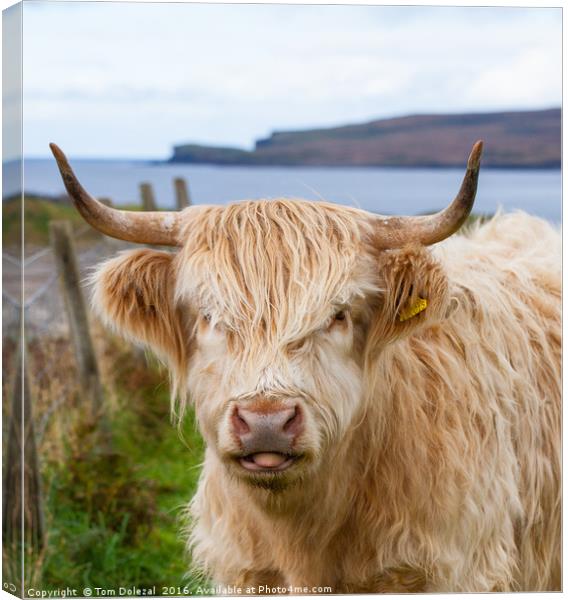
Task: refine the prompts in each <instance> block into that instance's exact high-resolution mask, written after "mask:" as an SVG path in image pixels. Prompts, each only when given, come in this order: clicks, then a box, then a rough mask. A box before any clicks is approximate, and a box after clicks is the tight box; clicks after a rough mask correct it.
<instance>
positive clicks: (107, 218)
mask: <svg viewBox="0 0 568 600" xmlns="http://www.w3.org/2000/svg"><path fill="white" fill-rule="evenodd" d="M49 147H50V148H51V151H52V152H53V156H54V157H55V160H56V161H57V166H58V167H59V172H60V173H61V177H62V178H63V183H64V184H65V188H66V189H67V192H68V193H69V195H70V196H71V198H72V200H73V203H74V204H75V207H76V208H77V210H78V211H79V212H80V213H81V215H82V217H83V218H84V219H85V221H87V223H89V225H92V226H93V227H94V228H95V229H98V230H99V231H100V232H102V233H104V234H106V235H110V236H111V237H114V238H118V239H119V240H125V241H127V242H136V243H138V244H156V245H159V246H177V245H179V243H180V242H179V233H180V229H181V213H178V212H136V211H131V210H117V209H115V208H110V207H108V206H105V205H104V204H102V203H101V202H99V201H98V200H96V199H95V198H93V196H91V195H90V194H89V193H88V192H87V191H86V190H85V188H83V186H82V185H81V184H80V183H79V180H78V179H77V177H76V176H75V173H73V170H72V169H71V167H70V165H69V162H68V160H67V157H66V156H65V154H63V152H62V151H61V149H60V148H59V147H58V146H57V145H55V144H49Z"/></svg>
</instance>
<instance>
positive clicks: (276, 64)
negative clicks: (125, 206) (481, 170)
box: [23, 1, 562, 159]
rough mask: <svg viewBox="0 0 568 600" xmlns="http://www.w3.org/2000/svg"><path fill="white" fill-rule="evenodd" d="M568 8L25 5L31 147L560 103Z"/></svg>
mask: <svg viewBox="0 0 568 600" xmlns="http://www.w3.org/2000/svg"><path fill="white" fill-rule="evenodd" d="M561 26H562V16H561V10H560V9H558V8H549V9H544V8H543V9H541V8H536V9H530V8H474V7H465V8H456V7H417V6H407V7H400V6H399V7H385V6H331V5H319V6H314V5H312V6H307V5H306V6H298V5H219V4H217V5H204V4H133V3H86V2H76V3H63V2H34V1H30V2H26V3H25V5H24V54H23V64H24V70H23V72H24V81H23V85H24V153H25V155H26V156H47V155H48V148H47V145H48V143H49V142H50V141H56V142H57V143H58V144H59V145H61V146H62V147H63V148H64V149H65V151H66V152H67V153H68V154H69V155H72V156H74V157H75V158H78V157H108V158H111V157H112V158H121V157H125V158H157V159H161V158H167V157H169V155H170V154H171V150H172V146H173V145H174V144H179V143H184V142H196V143H203V144H214V145H226V146H239V147H243V148H251V147H252V146H253V144H254V141H255V140H256V139H258V138H262V137H266V136H268V135H269V134H270V133H271V132H272V131H274V130H283V129H304V128H311V127H325V126H334V125H339V124H346V123H359V122H365V121H367V120H371V119H376V118H382V117H391V116H399V115H405V114H415V113H444V112H478V111H483V112H486V111H493V110H516V109H537V108H549V107H554V106H560V103H561V93H562V89H561V74H562V73H561V53H562V50H561Z"/></svg>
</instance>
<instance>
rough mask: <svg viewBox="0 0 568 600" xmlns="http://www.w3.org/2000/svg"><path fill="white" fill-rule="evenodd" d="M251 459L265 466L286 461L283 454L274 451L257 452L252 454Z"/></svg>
mask: <svg viewBox="0 0 568 600" xmlns="http://www.w3.org/2000/svg"><path fill="white" fill-rule="evenodd" d="M252 459H253V460H254V463H255V464H256V465H258V466H259V467H266V468H270V467H279V466H280V465H281V464H282V463H283V462H285V461H286V457H285V456H284V455H283V454H278V453H276V452H259V453H258V454H253V455H252Z"/></svg>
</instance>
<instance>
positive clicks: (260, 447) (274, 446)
mask: <svg viewBox="0 0 568 600" xmlns="http://www.w3.org/2000/svg"><path fill="white" fill-rule="evenodd" d="M232 426H233V431H234V433H235V434H236V436H237V437H238V438H239V439H240V441H241V443H242V445H243V449H244V450H245V451H246V452H272V451H279V452H289V451H290V450H291V446H292V444H293V442H294V440H295V438H296V437H297V436H298V435H299V434H300V432H301V430H302V412H301V409H300V407H299V405H294V406H285V407H282V406H274V407H270V408H267V407H266V406H262V407H260V408H258V407H255V406H236V407H235V409H234V412H233V418H232Z"/></svg>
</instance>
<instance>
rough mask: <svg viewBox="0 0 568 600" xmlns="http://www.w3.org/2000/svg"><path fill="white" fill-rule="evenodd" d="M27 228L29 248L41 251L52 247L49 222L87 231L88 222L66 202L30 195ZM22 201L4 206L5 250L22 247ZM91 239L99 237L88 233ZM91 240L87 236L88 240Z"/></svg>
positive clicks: (123, 207) (65, 199)
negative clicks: (56, 221) (62, 220)
mask: <svg viewBox="0 0 568 600" xmlns="http://www.w3.org/2000/svg"><path fill="white" fill-rule="evenodd" d="M120 208H121V209H125V210H140V207H139V206H134V205H129V206H121V207H120ZM24 212H25V215H24V219H25V222H24V226H25V231H24V234H25V240H26V246H29V247H34V248H35V247H39V246H46V245H48V244H49V222H50V221H53V220H60V219H65V220H68V221H71V223H72V224H73V226H77V228H83V227H85V221H84V220H83V218H82V217H81V215H80V214H79V212H78V211H77V209H76V208H75V207H74V206H73V205H72V204H71V201H70V200H69V199H67V198H64V199H61V200H55V199H53V198H42V197H39V196H32V195H27V196H25V198H24ZM21 218H22V215H21V203H20V198H19V197H15V198H11V199H10V200H7V201H5V202H3V203H2V238H3V245H4V247H5V248H17V247H18V246H19V244H20V236H19V234H20V225H21ZM89 232H90V237H91V239H95V238H96V237H97V233H96V232H95V231H94V230H93V229H91V230H89ZM87 237H88V236H87Z"/></svg>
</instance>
